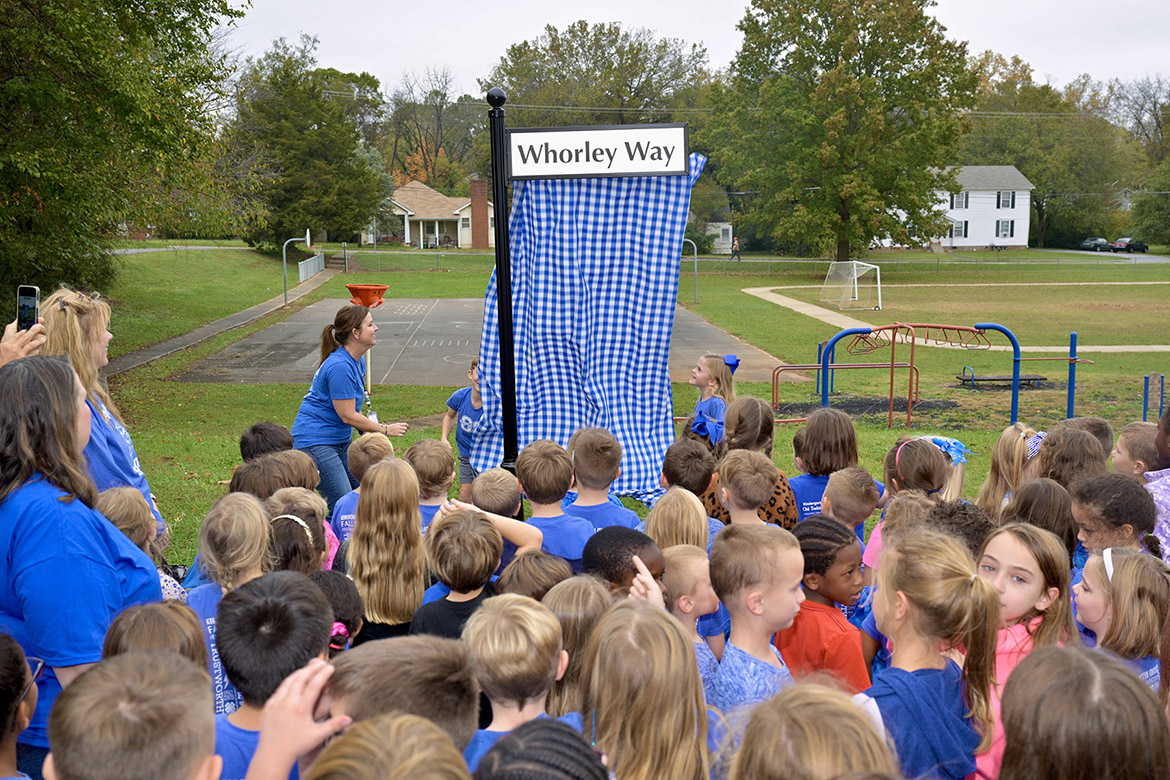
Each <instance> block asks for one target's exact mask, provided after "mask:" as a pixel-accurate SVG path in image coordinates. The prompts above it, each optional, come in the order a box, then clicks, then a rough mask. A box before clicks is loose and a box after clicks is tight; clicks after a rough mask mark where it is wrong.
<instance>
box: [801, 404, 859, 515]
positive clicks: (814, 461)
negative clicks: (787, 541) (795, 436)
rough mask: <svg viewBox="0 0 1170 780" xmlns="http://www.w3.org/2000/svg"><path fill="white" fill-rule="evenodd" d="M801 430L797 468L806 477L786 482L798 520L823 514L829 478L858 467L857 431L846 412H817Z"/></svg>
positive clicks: (820, 410)
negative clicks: (834, 474)
mask: <svg viewBox="0 0 1170 780" xmlns="http://www.w3.org/2000/svg"><path fill="white" fill-rule="evenodd" d="M802 430H803V431H804V437H803V441H802V442H801V445H800V465H801V467H802V469H803V471H804V472H805V473H803V474H801V475H799V476H796V477H793V478H792V479H790V480H788V484H789V485H791V486H792V493H793V495H795V497H796V511H797V512H798V514H799V515H800V519H801V520H803V519H804V518H806V517H808V516H809V515H817V514H823V512H824V510H823V509H822V508H821V496H823V495H824V493H825V487H826V486H827V485H828V484H829V475H830V474H832V473H833V472H834V471H840V470H841V469H847V468H850V467H851V466H856V465H857V431H856V430H855V429H854V427H853V420H852V419H850V417H849V415H847V414H845V412H842V411H841V410H840V409H829V408H825V409H817V410H816V411H814V412H813V413H812V414H810V415H809V416H808V422H806V423H805V426H804V428H803V429H802ZM794 447H795V445H794Z"/></svg>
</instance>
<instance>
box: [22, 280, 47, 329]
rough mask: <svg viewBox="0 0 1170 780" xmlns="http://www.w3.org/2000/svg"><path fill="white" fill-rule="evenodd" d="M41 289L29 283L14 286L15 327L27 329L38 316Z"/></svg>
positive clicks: (34, 322)
mask: <svg viewBox="0 0 1170 780" xmlns="http://www.w3.org/2000/svg"><path fill="white" fill-rule="evenodd" d="M40 307H41V290H40V288H39V287H35V286H33V285H31V284H22V285H20V286H19V287H17V288H16V329H17V330H28V329H29V328H31V327H32V326H33V325H36V324H37V318H38V317H39V316H40Z"/></svg>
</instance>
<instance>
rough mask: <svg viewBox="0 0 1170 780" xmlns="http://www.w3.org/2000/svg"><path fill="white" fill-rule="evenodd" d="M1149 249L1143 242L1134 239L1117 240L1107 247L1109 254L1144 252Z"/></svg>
mask: <svg viewBox="0 0 1170 780" xmlns="http://www.w3.org/2000/svg"><path fill="white" fill-rule="evenodd" d="M1149 248H1150V247H1149V245H1148V244H1146V242H1145V241H1138V240H1137V239H1136V238H1119V239H1117V240H1116V241H1114V242H1113V243H1112V244H1110V245H1109V251H1111V252H1146V251H1148V250H1149Z"/></svg>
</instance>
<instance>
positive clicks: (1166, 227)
mask: <svg viewBox="0 0 1170 780" xmlns="http://www.w3.org/2000/svg"><path fill="white" fill-rule="evenodd" d="M1145 184H1146V186H1145V191H1144V192H1140V193H1137V194H1136V195H1135V196H1134V202H1133V218H1132V224H1133V233H1134V235H1136V236H1138V237H1139V238H1141V239H1142V240H1143V241H1146V242H1148V243H1151V244H1152V243H1158V244H1170V160H1166V161H1164V162H1163V163H1162V164H1161V165H1159V166H1158V167H1157V168H1155V169H1154V171H1153V173H1151V174H1150V176H1149V177H1148V178H1147V179H1146V183H1145Z"/></svg>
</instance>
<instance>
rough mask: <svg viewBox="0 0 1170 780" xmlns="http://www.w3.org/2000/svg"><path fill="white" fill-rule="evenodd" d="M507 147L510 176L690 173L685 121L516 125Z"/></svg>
mask: <svg viewBox="0 0 1170 780" xmlns="http://www.w3.org/2000/svg"><path fill="white" fill-rule="evenodd" d="M508 151H509V156H510V158H511V159H510V161H509V162H510V168H511V176H510V178H512V179H572V178H583V177H593V176H682V175H685V174H687V173H690V161H689V159H688V157H689V154H688V149H687V125H686V124H670V125H666V124H664V125H615V126H612V127H553V128H518V129H513V130H509V131H508Z"/></svg>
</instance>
